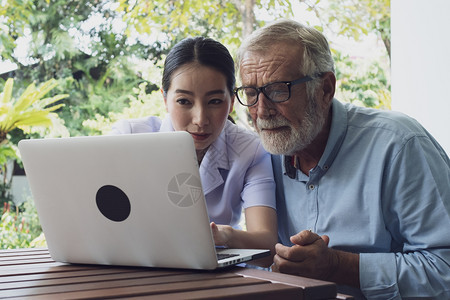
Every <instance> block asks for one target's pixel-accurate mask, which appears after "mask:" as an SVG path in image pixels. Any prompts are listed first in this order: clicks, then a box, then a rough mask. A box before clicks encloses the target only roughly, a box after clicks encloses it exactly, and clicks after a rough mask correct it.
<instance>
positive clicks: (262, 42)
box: [236, 20, 335, 95]
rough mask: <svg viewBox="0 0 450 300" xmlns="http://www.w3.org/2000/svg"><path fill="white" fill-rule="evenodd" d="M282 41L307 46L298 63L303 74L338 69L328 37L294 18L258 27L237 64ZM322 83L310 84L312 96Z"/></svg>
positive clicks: (237, 57) (247, 41)
mask: <svg viewBox="0 0 450 300" xmlns="http://www.w3.org/2000/svg"><path fill="white" fill-rule="evenodd" d="M278 43H288V44H298V45H299V46H302V47H303V59H302V65H301V66H298V67H299V69H300V73H301V74H304V75H309V76H314V75H317V74H320V73H325V72H333V73H334V72H335V70H334V61H333V58H332V56H331V51H330V47H329V45H328V41H327V39H326V38H325V36H324V35H323V34H322V33H321V32H320V31H318V30H317V29H315V28H313V27H309V26H306V25H303V24H301V23H298V22H296V21H292V20H280V21H276V22H274V23H271V24H269V25H266V26H264V27H262V28H259V29H258V30H255V31H254V32H253V33H252V34H251V35H250V36H249V37H247V39H246V40H245V41H244V42H243V43H242V44H241V46H240V47H239V49H238V52H237V56H236V63H237V64H238V66H239V65H240V64H241V60H242V58H243V56H244V54H245V53H246V52H248V51H254V52H260V53H264V52H265V51H267V50H268V49H270V48H271V47H272V46H273V45H276V44H278ZM238 69H239V68H238ZM318 84H319V82H317V80H313V81H310V82H307V83H306V86H307V93H308V95H313V92H314V90H315V88H316V87H317V85H318Z"/></svg>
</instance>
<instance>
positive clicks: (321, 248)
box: [272, 230, 339, 280]
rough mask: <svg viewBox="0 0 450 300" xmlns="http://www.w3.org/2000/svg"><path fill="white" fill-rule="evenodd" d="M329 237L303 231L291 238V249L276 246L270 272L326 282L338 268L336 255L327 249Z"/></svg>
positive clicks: (279, 245) (280, 245)
mask: <svg viewBox="0 0 450 300" xmlns="http://www.w3.org/2000/svg"><path fill="white" fill-rule="evenodd" d="M329 240H330V239H329V237H328V236H326V235H323V236H319V235H317V234H316V233H314V232H311V231H309V230H303V231H301V232H299V233H298V234H296V235H294V236H292V237H291V242H292V243H293V244H294V245H293V246H291V247H287V246H284V245H282V244H277V245H276V246H275V252H276V254H275V256H274V259H273V265H272V271H275V272H281V273H288V274H294V275H299V276H304V277H310V278H316V279H322V280H327V279H329V278H331V276H332V275H333V273H334V272H335V270H336V268H337V266H338V260H339V258H338V255H337V253H335V251H334V250H333V249H331V248H329V247H328V242H329Z"/></svg>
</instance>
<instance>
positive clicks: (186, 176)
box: [167, 173, 202, 207]
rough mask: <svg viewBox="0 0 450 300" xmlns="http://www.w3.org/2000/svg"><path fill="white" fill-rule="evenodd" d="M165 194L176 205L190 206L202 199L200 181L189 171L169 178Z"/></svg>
mask: <svg viewBox="0 0 450 300" xmlns="http://www.w3.org/2000/svg"><path fill="white" fill-rule="evenodd" d="M167 195H168V196H169V199H170V201H171V202H172V203H173V204H175V205H176V206H178V207H190V206H192V205H194V204H195V203H197V202H198V201H199V200H200V199H202V184H201V181H200V179H199V178H198V177H196V176H194V175H192V174H190V173H180V174H178V175H176V176H174V177H173V178H172V179H171V180H170V182H169V184H168V186H167Z"/></svg>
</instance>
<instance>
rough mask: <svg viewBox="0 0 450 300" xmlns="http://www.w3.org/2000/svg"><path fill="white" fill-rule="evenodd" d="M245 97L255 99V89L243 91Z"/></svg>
mask: <svg viewBox="0 0 450 300" xmlns="http://www.w3.org/2000/svg"><path fill="white" fill-rule="evenodd" d="M244 93H245V96H247V97H249V98H251V97H256V94H257V92H256V90H255V89H245V90H244Z"/></svg>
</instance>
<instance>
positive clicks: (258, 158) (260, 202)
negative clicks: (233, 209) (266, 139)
mask: <svg viewBox="0 0 450 300" xmlns="http://www.w3.org/2000/svg"><path fill="white" fill-rule="evenodd" d="M241 198H242V199H243V202H244V203H243V208H248V207H252V206H268V207H271V208H273V209H276V203H275V202H276V201H275V180H274V178H273V169H272V161H271V159H270V154H269V153H267V152H266V151H265V150H264V148H263V147H262V145H261V144H260V143H259V141H258V147H257V148H256V152H255V155H254V158H253V160H252V163H251V164H250V166H249V168H248V169H247V171H246V174H245V179H244V188H243V190H242V193H241Z"/></svg>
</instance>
